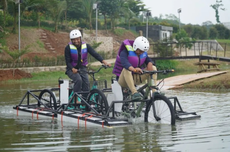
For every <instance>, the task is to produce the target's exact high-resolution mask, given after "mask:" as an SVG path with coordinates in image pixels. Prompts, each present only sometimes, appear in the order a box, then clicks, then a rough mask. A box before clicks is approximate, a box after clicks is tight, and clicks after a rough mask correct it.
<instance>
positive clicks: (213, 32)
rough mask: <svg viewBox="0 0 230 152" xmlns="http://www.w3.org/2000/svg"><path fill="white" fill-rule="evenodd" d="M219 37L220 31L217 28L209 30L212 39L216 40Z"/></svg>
mask: <svg viewBox="0 0 230 152" xmlns="http://www.w3.org/2000/svg"><path fill="white" fill-rule="evenodd" d="M217 37H218V31H217V29H216V28H215V27H211V28H210V29H209V38H210V39H216V38H217Z"/></svg>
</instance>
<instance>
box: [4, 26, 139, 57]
mask: <svg viewBox="0 0 230 152" xmlns="http://www.w3.org/2000/svg"><path fill="white" fill-rule="evenodd" d="M90 33H92V34H90ZM94 33H95V31H91V32H90V31H85V32H84V33H83V36H84V37H94V36H95V34H94ZM100 36H102V37H113V50H115V51H118V49H119V46H120V44H121V42H122V41H123V40H125V39H135V37H136V36H135V35H134V34H133V33H132V32H130V31H126V32H125V33H123V35H122V36H118V35H115V34H113V33H112V32H109V31H108V32H106V31H100V30H99V31H98V37H100ZM20 37H21V38H20V41H21V43H20V46H21V50H22V49H24V48H25V47H28V46H29V48H28V50H30V52H29V53H27V54H25V55H24V56H22V58H25V57H27V58H30V59H31V58H33V57H34V56H39V57H44V56H45V57H56V56H60V55H64V48H65V47H66V45H67V44H68V43H69V33H67V32H59V33H53V32H50V31H48V30H45V29H32V28H31V29H24V28H22V29H21V36H20ZM6 43H7V46H8V47H9V48H10V50H15V49H18V34H10V35H8V36H7V38H6ZM86 43H87V42H86ZM5 57H7V55H6V54H4V53H0V59H1V58H5Z"/></svg>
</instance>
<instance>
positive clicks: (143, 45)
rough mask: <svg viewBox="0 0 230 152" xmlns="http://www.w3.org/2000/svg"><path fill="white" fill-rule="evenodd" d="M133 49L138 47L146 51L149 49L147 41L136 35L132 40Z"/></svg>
mask: <svg viewBox="0 0 230 152" xmlns="http://www.w3.org/2000/svg"><path fill="white" fill-rule="evenodd" d="M133 49H134V51H136V50H137V49H140V50H141V51H145V52H148V50H149V41H148V39H146V38H145V37H144V36H139V37H137V38H136V39H135V40H134V42H133Z"/></svg>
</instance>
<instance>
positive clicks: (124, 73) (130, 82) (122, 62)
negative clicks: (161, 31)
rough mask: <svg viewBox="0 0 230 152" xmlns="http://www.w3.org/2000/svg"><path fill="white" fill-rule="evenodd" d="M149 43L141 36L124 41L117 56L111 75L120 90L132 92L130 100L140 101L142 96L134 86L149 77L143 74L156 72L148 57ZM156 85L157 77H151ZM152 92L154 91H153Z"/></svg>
mask: <svg viewBox="0 0 230 152" xmlns="http://www.w3.org/2000/svg"><path fill="white" fill-rule="evenodd" d="M148 50H149V41H148V40H147V38H145V37H143V36H139V37H137V38H136V39H135V40H134V41H133V40H128V39H126V40H124V41H123V42H122V44H121V46H120V49H119V51H118V54H117V58H116V62H115V65H114V68H113V73H114V74H115V75H116V76H117V80H118V83H119V84H120V86H121V87H122V88H127V87H128V88H129V89H130V91H131V92H132V95H131V99H132V100H141V99H143V96H142V95H141V94H140V93H138V92H137V90H136V87H135V85H139V84H141V83H142V82H144V81H145V80H146V79H148V78H149V77H150V75H149V74H143V75H140V74H141V73H143V71H142V70H143V69H145V70H147V71H153V70H157V68H156V66H155V63H154V62H153V61H152V60H151V59H150V58H149V57H148V54H147V52H148ZM153 80H154V83H155V85H156V81H157V75H156V74H154V75H153ZM153 91H154V90H153Z"/></svg>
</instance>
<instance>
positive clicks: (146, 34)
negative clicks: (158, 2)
mask: <svg viewBox="0 0 230 152" xmlns="http://www.w3.org/2000/svg"><path fill="white" fill-rule="evenodd" d="M146 17H147V21H146V38H147V39H148V33H149V31H148V30H149V29H148V13H147V16H146Z"/></svg>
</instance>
